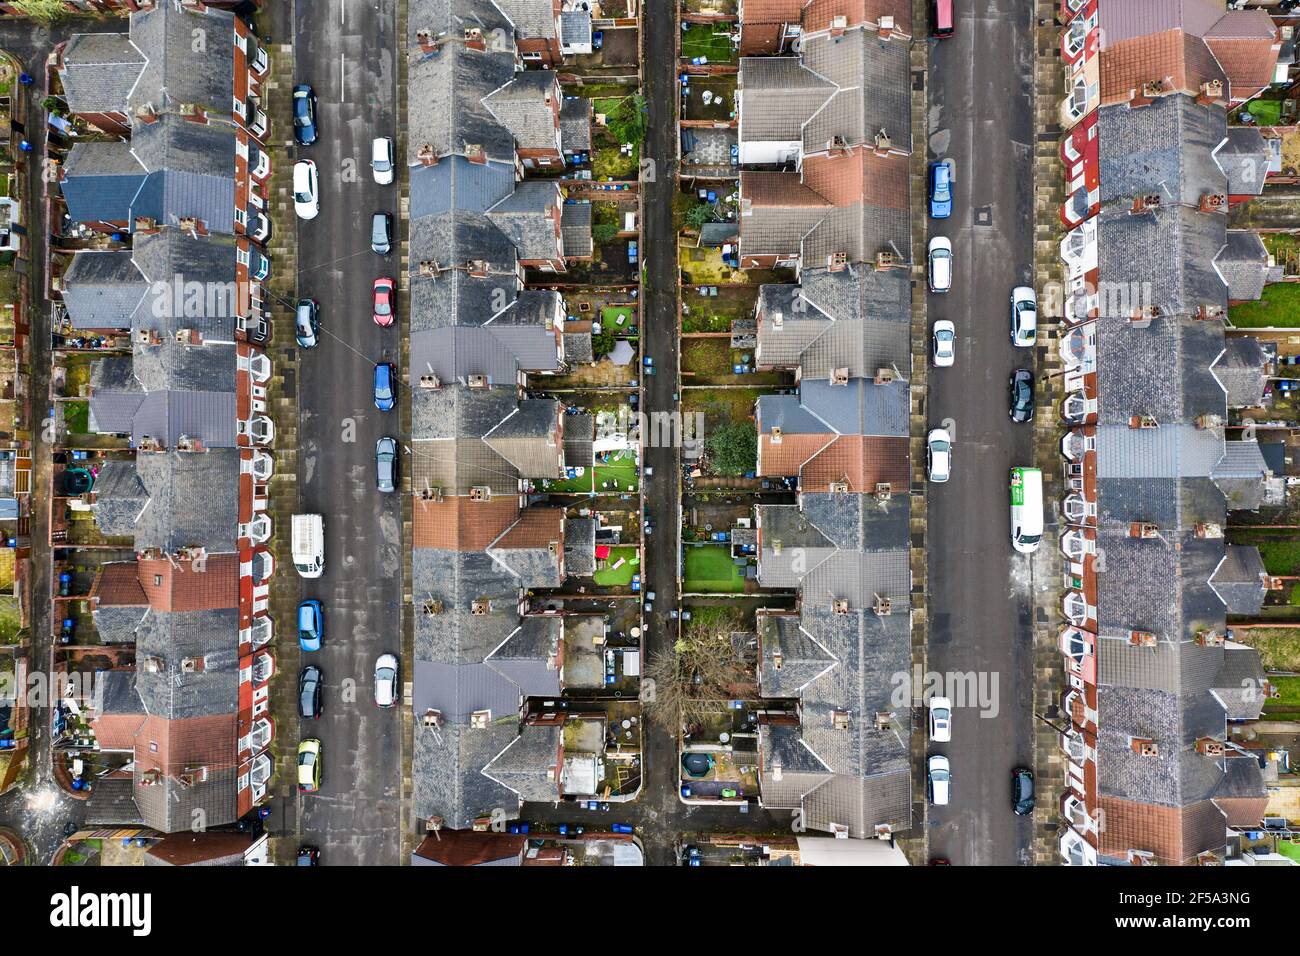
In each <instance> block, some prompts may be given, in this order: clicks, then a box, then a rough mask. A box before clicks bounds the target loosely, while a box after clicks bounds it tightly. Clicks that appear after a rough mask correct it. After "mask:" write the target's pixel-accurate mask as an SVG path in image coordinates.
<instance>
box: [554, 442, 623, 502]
mask: <svg viewBox="0 0 1300 956" xmlns="http://www.w3.org/2000/svg"><path fill="white" fill-rule="evenodd" d="M610 456H611V457H610V460H609V462H607V463H601V462H599V461H598V462H597V463H596V467H595V468H588V469H587V470H586V472H585V473H584V474H583V475H582V477H580V478H566V479H564V480H563V481H550V482H547V483H546V484H545V485H544V486H543V488H542V490H543V491H547V492H549V493H550V494H553V495H589V494H592V493H593V492H594V493H596V494H604V495H621V494H624V493H625V492H634V491H636V490H637V487H638V482H639V481H640V476H639V471H638V468H637V464H636V453H635V452H633V451H631V450H626V451H619V452H611V453H610ZM607 481H608V482H611V485H610V487H608V488H605V487H602V486H603V485H604V483H605V482H607ZM615 481H616V482H618V487H617V488H615V487H614V486H613V484H612V482H615Z"/></svg>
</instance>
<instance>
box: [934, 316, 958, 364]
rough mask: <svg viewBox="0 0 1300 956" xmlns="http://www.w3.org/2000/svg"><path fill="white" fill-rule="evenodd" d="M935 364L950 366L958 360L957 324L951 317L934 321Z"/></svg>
mask: <svg viewBox="0 0 1300 956" xmlns="http://www.w3.org/2000/svg"><path fill="white" fill-rule="evenodd" d="M932 334H933V337H934V365H935V368H948V367H950V366H951V365H952V363H953V362H955V361H956V360H957V326H955V325H954V324H953V323H952V321H951V320H950V319H939V320H938V321H937V322H935V323H934V330H933V333H932Z"/></svg>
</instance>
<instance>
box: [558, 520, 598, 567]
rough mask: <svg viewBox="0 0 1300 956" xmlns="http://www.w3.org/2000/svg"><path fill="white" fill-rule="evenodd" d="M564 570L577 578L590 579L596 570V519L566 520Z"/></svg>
mask: <svg viewBox="0 0 1300 956" xmlns="http://www.w3.org/2000/svg"><path fill="white" fill-rule="evenodd" d="M564 569H565V571H566V572H567V573H568V574H570V575H572V576H575V577H590V576H591V574H592V573H593V572H594V571H595V570H596V519H595V518H567V519H565V522H564Z"/></svg>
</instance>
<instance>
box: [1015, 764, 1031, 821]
mask: <svg viewBox="0 0 1300 956" xmlns="http://www.w3.org/2000/svg"><path fill="white" fill-rule="evenodd" d="M1011 809H1013V810H1015V811H1016V814H1017V815H1018V816H1022V817H1023V816H1026V815H1027V814H1030V813H1033V812H1034V773H1033V771H1032V770H1030V769H1028V768H1027V767H1017V768H1016V769H1015V770H1013V771H1011Z"/></svg>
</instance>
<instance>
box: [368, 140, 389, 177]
mask: <svg viewBox="0 0 1300 956" xmlns="http://www.w3.org/2000/svg"><path fill="white" fill-rule="evenodd" d="M370 169H371V172H373V173H374V175H375V182H377V183H379V185H381V186H387V185H388V184H389V183H391V182H392V181H393V141H392V140H391V139H389V138H388V137H387V136H380V137H378V138H377V139H376V140H375V141H374V142H373V143H371V144H370Z"/></svg>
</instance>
